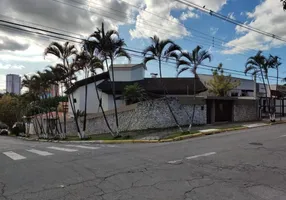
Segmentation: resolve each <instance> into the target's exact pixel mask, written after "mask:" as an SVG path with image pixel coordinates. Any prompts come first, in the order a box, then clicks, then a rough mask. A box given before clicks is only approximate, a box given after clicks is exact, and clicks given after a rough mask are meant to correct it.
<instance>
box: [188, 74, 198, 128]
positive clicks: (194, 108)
mask: <svg viewBox="0 0 286 200" xmlns="http://www.w3.org/2000/svg"><path fill="white" fill-rule="evenodd" d="M196 80H197V76H196V75H194V105H193V113H192V119H191V124H190V125H189V128H188V131H190V130H191V129H192V126H193V123H194V118H195V111H196V104H195V101H196Z"/></svg>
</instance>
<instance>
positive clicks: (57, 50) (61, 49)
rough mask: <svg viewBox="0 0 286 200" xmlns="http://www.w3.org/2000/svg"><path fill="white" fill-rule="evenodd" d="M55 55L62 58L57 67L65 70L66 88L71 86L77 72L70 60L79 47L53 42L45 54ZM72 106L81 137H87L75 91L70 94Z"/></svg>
mask: <svg viewBox="0 0 286 200" xmlns="http://www.w3.org/2000/svg"><path fill="white" fill-rule="evenodd" d="M48 54H51V55H54V56H56V57H57V58H59V59H60V60H61V62H62V63H60V64H58V65H57V67H59V68H61V69H62V71H64V72H65V74H64V76H63V82H64V84H65V87H66V88H69V87H71V86H72V85H73V82H72V81H73V79H74V73H75V72H76V70H75V68H74V65H73V63H70V60H71V59H72V58H73V57H74V56H75V55H76V54H77V49H76V48H75V46H74V45H72V44H69V42H65V43H64V44H63V45H61V44H60V43H58V42H52V43H51V44H50V45H49V46H48V47H47V48H46V49H45V52H44V55H48ZM68 99H69V102H70V106H71V109H72V112H73V115H74V120H75V124H76V128H77V131H78V136H79V138H80V139H83V138H85V135H84V133H83V132H82V131H81V129H80V126H79V117H78V116H77V111H76V109H75V105H74V102H73V99H74V96H73V93H71V94H70V95H68Z"/></svg>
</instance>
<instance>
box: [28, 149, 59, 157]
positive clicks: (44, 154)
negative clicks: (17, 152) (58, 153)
mask: <svg viewBox="0 0 286 200" xmlns="http://www.w3.org/2000/svg"><path fill="white" fill-rule="evenodd" d="M26 151H29V152H31V153H35V154H38V155H40V156H51V155H54V154H53V153H50V152H47V151H40V150H37V149H29V150H26Z"/></svg>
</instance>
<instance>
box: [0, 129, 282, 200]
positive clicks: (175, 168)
mask: <svg viewBox="0 0 286 200" xmlns="http://www.w3.org/2000/svg"><path fill="white" fill-rule="evenodd" d="M285 157H286V125H276V126H267V127H259V128H255V129H249V130H244V131H237V132H231V133H224V134H218V135H212V136H207V137H203V138H196V139H192V140H186V141H181V142H177V143H164V144H128V145H127V144H124V145H119V144H117V145H99V144H59V143H40V142H28V141H22V140H19V139H15V138H9V137H0V199H1V200H7V199H11V200H80V199H82V200H94V199H96V200H97V199H99V200H101V199H103V200H115V199H121V200H127V199H132V200H133V199H136V200H137V199H138V200H143V199H144V200H145V199H154V200H168V199H169V200H177V199H178V200H179V199H182V200H183V199H186V200H208V199H209V200H230V199H237V200H243V199H246V200H252V199H253V200H258V199H261V200H284V199H286V159H285Z"/></svg>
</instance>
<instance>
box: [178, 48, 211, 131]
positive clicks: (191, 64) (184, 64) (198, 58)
mask: <svg viewBox="0 0 286 200" xmlns="http://www.w3.org/2000/svg"><path fill="white" fill-rule="evenodd" d="M178 58H179V60H177V76H179V75H180V74H181V73H183V72H184V71H187V70H189V71H190V72H191V73H192V74H193V75H194V99H195V98H196V81H197V80H198V79H199V76H198V74H197V70H198V67H199V66H200V65H201V64H202V63H203V61H205V60H209V62H211V59H212V58H211V54H210V53H209V52H208V51H207V50H203V49H202V47H201V46H197V47H196V48H195V49H194V50H193V51H192V52H182V53H181V54H180V55H179V57H178ZM195 109H196V105H195V104H194V105H193V112H192V119H191V124H190V126H189V130H190V129H191V128H192V125H193V122H194V117H195Z"/></svg>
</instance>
